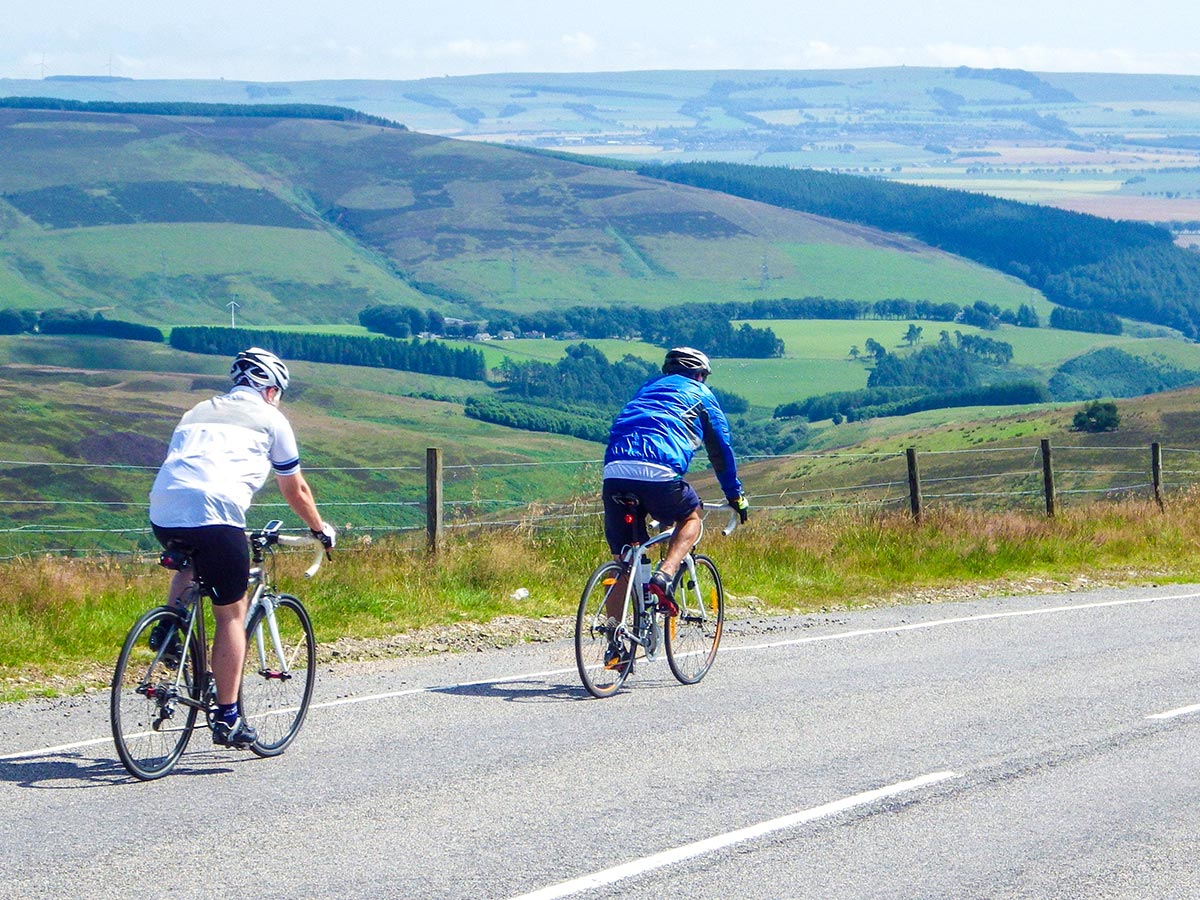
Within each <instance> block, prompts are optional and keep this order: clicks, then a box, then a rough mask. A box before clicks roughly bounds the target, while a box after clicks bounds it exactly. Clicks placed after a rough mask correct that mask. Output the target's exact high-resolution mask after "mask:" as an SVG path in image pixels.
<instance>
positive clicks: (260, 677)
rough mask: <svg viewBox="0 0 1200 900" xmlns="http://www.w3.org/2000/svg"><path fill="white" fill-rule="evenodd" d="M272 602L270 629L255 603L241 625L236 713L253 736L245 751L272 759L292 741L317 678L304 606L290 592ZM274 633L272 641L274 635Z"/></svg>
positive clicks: (309, 626)
mask: <svg viewBox="0 0 1200 900" xmlns="http://www.w3.org/2000/svg"><path fill="white" fill-rule="evenodd" d="M264 599H265V600H273V603H274V607H275V615H274V622H275V628H274V629H273V628H272V627H271V618H272V617H270V616H268V615H267V610H266V609H265V608H264V607H263V606H262V605H260V606H259V607H258V608H257V609H255V611H254V615H252V616H251V617H250V622H249V624H247V626H246V662H245V665H244V666H243V668H242V695H241V699H240V703H241V708H242V715H243V716H245V717H246V720H247V721H248V722H249V723H250V724H251V725H253V726H254V728H255V730H256V731H257V732H258V740H256V741H255V742H254V743H253V744H251V745H250V749H251V750H252V751H253V752H254V753H256V754H258V755H259V756H278V755H279V754H280V753H282V752H283V751H284V750H285V749H287V746H288V745H289V744H290V743H291V742H292V741H293V740H295V738H296V735H297V734H298V733H299V731H300V726H301V725H303V724H304V717H305V716H306V715H308V705H309V703H310V702H311V701H312V693H313V686H314V685H315V683H316V678H317V644H316V641H315V639H314V638H313V630H312V622H311V621H310V620H309V618H308V612H307V611H306V610H305V609H304V605H303V604H302V603H301V602H300V601H299V600H298V599H296V598H295V597H293V596H291V595H290V594H279V595H277V596H275V597H274V598H264ZM276 634H277V635H278V643H276V640H275V636H276Z"/></svg>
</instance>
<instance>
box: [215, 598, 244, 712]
mask: <svg viewBox="0 0 1200 900" xmlns="http://www.w3.org/2000/svg"><path fill="white" fill-rule="evenodd" d="M249 605H250V604H249V601H248V600H247V599H246V595H245V594H242V597H241V599H240V600H238V601H237V602H235V603H224V604H221V605H220V606H217V605H216V604H215V603H214V604H213V617H214V618H215V619H216V620H217V624H216V629H215V631H214V632H213V647H212V670H213V677H214V678H215V679H216V681H217V702H218V703H220V704H230V703H237V699H238V694H239V693H240V692H241V688H242V664H243V663H244V662H245V660H246V609H247V607H248V606H249Z"/></svg>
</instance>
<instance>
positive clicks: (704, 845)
mask: <svg viewBox="0 0 1200 900" xmlns="http://www.w3.org/2000/svg"><path fill="white" fill-rule="evenodd" d="M958 777H959V776H958V773H957V772H932V773H930V774H928V775H922V776H921V777H919V778H913V779H910V780H909V781H900V782H897V783H896V784H892V785H888V786H887V787H882V788H877V789H876V790H873V791H865V792H863V793H861V794H855V795H854V796H852V797H845V798H843V799H841V800H835V801H833V802H832V803H825V804H822V805H821V806H814V807H812V808H811V809H806V810H802V811H801V812H797V813H792V814H791V815H787V816H781V817H779V818H778V819H771V820H769V821H766V822H759V823H758V824H757V825H751V826H749V827H747V828H739V829H737V830H736V831H729V832H726V833H725V834H719V835H716V836H714V837H710V838H705V839H704V840H701V841H696V842H694V843H691V844H684V845H683V846H682V847H676V848H674V849H672V850H664V851H662V852H661V853H655V854H653V855H651V856H644V857H642V858H641V859H635V860H631V861H629V862H626V863H622V864H621V865H618V866H613V867H612V868H610V869H604V870H603V871H600V872H594V873H592V874H591V875H584V876H583V877H582V878H574V879H572V880H570V881H564V882H562V883H560V884H554V885H550V886H549V887H544V888H541V889H540V890H536V891H533V892H532V893H528V894H521V895H519V896H517V897H513V898H511V900H555V898H558V897H569V896H571V895H572V894H578V893H581V892H583V891H587V890H591V889H592V888H598V887H604V886H606V885H610V884H614V883H616V882H618V881H622V880H624V879H626V878H633V877H635V876H637V875H644V874H645V873H647V872H650V871H653V870H654V869H661V868H664V867H666V866H670V865H674V864H676V863H680V862H684V861H685V860H689V859H694V858H695V857H697V856H703V855H705V854H708V853H716V852H717V851H719V850H724V849H726V848H727V847H732V846H733V845H735V844H741V843H745V842H746V841H752V840H755V839H756V838H760V837H763V836H764V835H768V834H773V833H774V832H777V831H784V830H786V829H789V828H796V827H798V826H800V825H806V824H808V823H809V822H815V821H817V820H818V819H825V818H828V817H830V816H836V815H838V814H839V813H843V812H845V811H846V810H849V809H854V808H855V807H858V806H866V805H868V804H870V803H875V802H876V801H879V800H884V799H886V798H888V797H894V796H896V795H897V794H903V793H905V792H907V791H914V790H917V789H918V788H923V787H926V786H928V785H931V784H937V783H938V782H940V781H946V780H947V779H950V778H958Z"/></svg>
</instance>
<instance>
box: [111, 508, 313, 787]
mask: <svg viewBox="0 0 1200 900" xmlns="http://www.w3.org/2000/svg"><path fill="white" fill-rule="evenodd" d="M281 525H282V523H281V522H279V521H277V520H272V521H271V522H268V523H267V525H266V527H264V528H263V529H262V530H261V531H253V532H247V533H246V537H247V539H248V540H249V541H250V548H251V554H252V555H251V560H252V562H251V568H250V585H249V588H250V604H249V608H248V611H247V614H246V662H245V664H244V666H243V670H242V686H241V695H240V697H239V701H240V703H241V711H242V715H243V716H244V717H245V718H246V719H247V720H248V721H249V722H250V723H251V724H253V725H254V727H255V729H256V730H257V731H258V739H257V740H256V741H255V742H254V743H253V744H251V745H250V750H251V751H252V752H253V753H254V754H256V755H257V756H262V757H268V756H278V755H279V754H280V753H282V752H283V751H284V750H285V749H287V747H288V745H289V744H291V743H292V741H293V740H295V738H296V735H297V733H299V731H300V726H301V725H303V724H304V718H305V716H306V715H307V713H308V705H309V703H310V701H311V700H312V692H313V686H314V684H315V682H316V661H317V660H316V653H317V650H316V642H315V640H314V638H313V630H312V622H311V620H310V619H309V616H308V612H307V611H306V610H305V608H304V605H303V604H302V603H301V602H300V600H299V599H298V598H296V597H294V596H292V595H291V594H284V593H280V592H279V591H278V590H277V589H276V587H275V577H274V569H275V565H274V548H275V547H277V546H279V547H298V546H306V545H310V544H311V545H315V547H316V551H317V552H316V554H315V556H314V559H313V562H312V565H311V566H309V568H308V569H307V571H305V573H304V574H305V577H308V578H311V577H312V576H313V575H315V574H316V572H317V570H318V569H319V568H320V567H321V561H322V558H323V556H324V555H325V552H326V551H325V548H324V546H323V545H322V544H321V542H320V541H318V540H317V539H315V538H311V537H307V536H303V537H295V536H290V535H283V534H279V528H280V526H281ZM191 555H192V554H191V552H190V549H189V548H187V547H179V546H172V547H171V548H169V549H167V550H166V551H165V552H164V553H163V554H162V557H161V559H160V563H161V564H162V565H164V566H165V567H167V568H171V569H179V568H186V567H187V566H189V565H190V564H191ZM268 558H269V561H268ZM204 594H205V590H204V584H203V582H202V581H201V579H199V578H198V577H197V578H196V579H195V580H194V581H193V586H192V588H191V589H189V590H188V592H187V593H186V594H185V595H184V598H183V606H182V608H180V607H175V606H156V607H155V608H153V609H151V610H149V611H148V612H146V613H145V614H143V615H142V616H141V617H140V618H139V619H138V620H137V622H136V623H134V626H133V627H132V628H131V629H130V631H129V634H128V636H127V637H126V638H125V643H124V645H123V646H122V648H121V653H120V656H118V657H117V666H116V670H115V671H114V672H113V680H112V693H111V698H110V707H109V716H110V721H111V724H112V734H113V740H114V742H115V743H116V746H117V754H118V755H119V756H120V758H121V763H122V764H123V765H124V766H125V768H126V769H127V770H128V771H129V773H130V774H131V775H133V776H134V777H136V778H138V779H141V780H142V781H150V780H152V779H155V778H161V777H162V776H164V775H166V774H167V773H169V772H170V771H171V770H172V769H173V768H174V767H175V765H176V763H178V762H179V758H180V756H181V755H182V754H183V751H184V750H185V749H186V748H187V745H188V741H189V740H191V737H192V732H193V730H194V729H195V728H196V719H197V718H198V717H199V715H200V714H201V713H203V714H204V720H205V725H206V726H207V727H208V728H210V729H211V728H212V727H213V724H214V723H215V721H216V713H217V707H216V682H215V680H214V679H213V676H212V672H210V671H209V668H208V641H207V638H206V636H205V621H204V620H205V617H204V604H203V602H202V597H203V596H204Z"/></svg>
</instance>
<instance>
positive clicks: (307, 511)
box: [275, 472, 324, 531]
mask: <svg viewBox="0 0 1200 900" xmlns="http://www.w3.org/2000/svg"><path fill="white" fill-rule="evenodd" d="M275 479H276V481H278V482H279V493H281V494H283V499H284V500H286V501H287V504H288V506H290V507H291V508H292V511H293V512H294V513H295V514H296V515H298V516H299V517H300V518H301V519H303V520H304V524H305V525H307V526H308V527H309V528H311V529H312V530H313V531H320V530H321V526H322V525H323V524H324V521H323V520H322V519H321V514H320V513H319V512H317V501H316V500H315V499H313V492H312V488H310V487H309V486H308V482H307V481H305V479H304V475H303V474H302V473H300V472H297V473H296V474H295V475H276V476H275Z"/></svg>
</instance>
